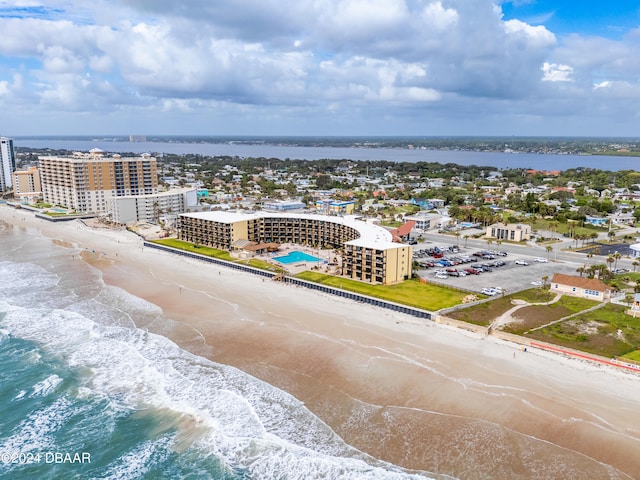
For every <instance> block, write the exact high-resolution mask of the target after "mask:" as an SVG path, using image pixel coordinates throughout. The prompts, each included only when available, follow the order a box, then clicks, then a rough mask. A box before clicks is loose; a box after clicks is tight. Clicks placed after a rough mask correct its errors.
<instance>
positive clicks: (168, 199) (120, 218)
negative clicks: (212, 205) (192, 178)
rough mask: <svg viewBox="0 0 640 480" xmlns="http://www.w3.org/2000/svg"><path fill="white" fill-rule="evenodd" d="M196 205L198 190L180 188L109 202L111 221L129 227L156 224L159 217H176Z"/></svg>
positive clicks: (130, 196)
mask: <svg viewBox="0 0 640 480" xmlns="http://www.w3.org/2000/svg"><path fill="white" fill-rule="evenodd" d="M197 204H198V190H197V189H195V188H180V189H173V190H168V191H166V192H160V193H156V194H152V195H127V196H124V197H116V198H114V199H112V201H111V220H112V221H113V222H115V223H120V224H124V225H131V224H134V223H138V222H149V223H157V222H158V220H159V218H160V217H161V216H168V215H169V216H176V215H178V214H180V213H184V212H186V211H187V209H188V208H189V207H194V206H196V205H197Z"/></svg>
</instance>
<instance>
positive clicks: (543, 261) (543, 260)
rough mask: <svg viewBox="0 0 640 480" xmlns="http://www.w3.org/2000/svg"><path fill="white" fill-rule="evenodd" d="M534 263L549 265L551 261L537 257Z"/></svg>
mask: <svg viewBox="0 0 640 480" xmlns="http://www.w3.org/2000/svg"><path fill="white" fill-rule="evenodd" d="M533 261H534V262H538V263H547V262H548V261H549V260H547V259H546V258H542V257H536V258H534V259H533Z"/></svg>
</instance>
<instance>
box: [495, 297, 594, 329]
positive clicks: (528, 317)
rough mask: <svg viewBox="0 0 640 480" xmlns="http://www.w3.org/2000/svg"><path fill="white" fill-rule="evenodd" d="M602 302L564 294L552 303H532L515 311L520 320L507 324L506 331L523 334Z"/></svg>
mask: <svg viewBox="0 0 640 480" xmlns="http://www.w3.org/2000/svg"><path fill="white" fill-rule="evenodd" d="M599 303H600V302H596V301H594V300H587V299H584V298H577V297H569V296H566V295H563V296H562V297H560V300H559V301H557V302H555V303H552V304H550V305H531V306H528V307H524V308H521V309H520V310H517V311H515V312H514V314H513V317H514V318H516V319H518V320H519V321H518V322H516V323H512V324H509V325H507V326H506V327H505V328H504V330H505V331H506V332H510V333H514V334H516V335H522V334H524V333H525V332H528V331H529V330H531V329H533V328H537V327H541V326H542V325H546V324H547V323H551V322H555V321H556V320H560V319H561V318H564V317H568V316H569V315H573V314H574V313H578V312H581V311H583V310H587V309H589V308H591V307H595V306H596V305H598V304H599Z"/></svg>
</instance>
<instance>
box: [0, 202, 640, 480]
mask: <svg viewBox="0 0 640 480" xmlns="http://www.w3.org/2000/svg"><path fill="white" fill-rule="evenodd" d="M0 218H4V219H5V220H6V221H7V222H9V223H13V224H17V225H23V226H29V227H33V228H37V229H39V230H40V231H41V232H42V233H43V234H44V235H46V236H48V237H50V238H52V239H54V240H55V241H57V242H58V244H59V245H69V246H73V248H74V249H79V250H81V251H82V252H83V258H84V259H85V261H88V262H89V263H91V264H93V265H95V266H96V267H97V268H99V269H100V270H101V271H102V272H103V278H104V280H105V282H106V283H108V284H112V285H116V286H119V287H122V288H124V289H125V290H127V291H129V292H131V293H133V294H135V295H137V296H139V297H141V298H144V299H146V300H148V301H150V302H152V303H154V304H156V305H158V306H159V307H161V308H162V310H163V312H164V313H163V315H162V316H159V317H157V318H156V319H152V320H146V322H147V323H146V324H144V325H138V326H140V327H145V328H148V329H149V330H150V331H153V332H156V333H160V334H162V335H165V336H167V337H169V338H171V339H172V340H173V341H175V342H176V343H178V344H179V345H181V346H182V347H183V348H185V349H188V350H189V351H191V352H193V353H196V354H198V355H202V356H205V357H207V358H210V359H211V360H213V361H216V362H220V363H225V364H229V365H233V366H236V367H238V368H240V369H242V370H243V371H245V372H247V373H249V374H251V375H253V376H255V377H257V378H260V379H262V380H264V381H266V382H268V383H270V384H272V385H274V386H276V387H278V388H281V389H283V390H286V391H287V392H290V393H291V394H293V395H294V396H296V397H297V398H298V399H300V400H301V401H303V402H304V403H305V405H306V406H307V407H308V408H309V409H310V410H311V411H312V412H314V413H315V414H316V415H318V416H319V417H320V418H321V419H322V420H324V421H325V422H326V423H327V424H328V425H330V426H331V428H333V430H334V431H335V432H336V433H338V434H339V435H340V436H341V437H343V438H344V439H345V440H346V441H347V442H348V443H350V444H351V445H353V446H355V447H356V448H358V449H361V450H362V451H365V452H367V453H369V454H371V455H373V456H375V457H377V458H380V459H383V460H386V461H390V462H392V463H395V464H397V465H401V466H403V467H407V468H411V469H421V470H428V471H434V472H439V473H445V474H449V475H452V476H455V477H458V478H463V479H534V478H535V479H537V478H546V479H566V478H589V479H612V478H613V479H615V478H640V455H638V452H640V416H639V415H637V410H638V399H639V398H640V376H638V375H635V374H631V373H625V372H621V371H617V370H614V369H612V368H610V367H605V366H601V365H595V364H591V363H588V362H584V361H578V360H574V359H569V358H565V357H562V356H558V355H554V354H551V353H548V352H543V351H538V350H536V349H529V351H528V352H526V353H524V352H522V351H521V350H520V347H519V346H517V345H514V344H510V343H508V342H505V341H502V340H499V339H496V338H493V337H485V336H482V335H478V334H474V333H471V332H468V331H463V330H459V329H455V328H453V327H449V326H445V325H439V324H435V323H432V322H428V321H420V320H417V319H415V318H411V317H407V316H404V315H400V314H397V313H394V312H390V311H386V310H383V309H379V308H377V307H372V306H368V305H363V304H358V303H355V302H350V301H347V300H345V299H339V298H334V297H331V296H328V295H325V294H321V293H319V292H315V291H309V290H306V289H304V288H298V287H294V286H290V285H285V284H281V283H278V282H271V281H269V280H266V281H263V280H262V279H261V278H259V277H255V276H252V275H249V274H245V273H240V272H236V271H234V270H230V269H225V268H221V267H217V266H213V265H209V264H205V263H201V262H198V261H196V260H191V259H187V258H184V257H179V256H174V255H171V254H168V253H165V252H160V251H156V250H153V249H149V248H143V247H142V242H141V240H140V239H138V238H137V237H136V236H135V235H133V234H130V233H128V232H126V231H117V232H114V231H106V230H92V229H89V228H87V227H85V226H82V225H79V224H77V223H76V222H73V223H71V224H55V225H54V224H51V223H49V222H42V221H40V220H37V219H34V218H33V216H32V215H30V214H26V215H22V214H18V213H17V212H16V211H14V210H11V209H9V208H7V207H0ZM60 242H66V243H64V244H62V243H60Z"/></svg>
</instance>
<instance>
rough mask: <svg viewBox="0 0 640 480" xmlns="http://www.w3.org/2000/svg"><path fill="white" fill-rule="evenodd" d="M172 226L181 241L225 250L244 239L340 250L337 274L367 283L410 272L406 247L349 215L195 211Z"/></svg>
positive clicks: (407, 275) (409, 251) (393, 280)
mask: <svg viewBox="0 0 640 480" xmlns="http://www.w3.org/2000/svg"><path fill="white" fill-rule="evenodd" d="M178 231H179V234H178V236H179V238H180V239H181V240H184V241H187V242H191V243H196V244H199V245H205V246H209V247H213V248H219V249H223V250H229V251H230V250H232V249H233V248H234V244H238V242H241V241H246V240H248V241H252V242H257V243H260V244H262V243H295V244H300V245H309V246H313V247H318V248H336V249H342V250H343V255H342V274H343V276H345V277H348V278H352V279H355V280H361V281H365V282H370V283H378V284H384V285H386V284H393V283H399V282H402V281H404V280H407V279H409V278H411V273H412V248H411V246H410V245H406V244H402V243H396V242H393V241H392V236H391V233H390V232H389V231H388V230H386V229H384V228H382V227H380V226H377V225H373V224H371V223H367V222H364V221H362V220H359V219H357V218H356V217H355V216H345V217H332V216H326V215H311V214H294V213H271V212H254V213H230V212H197V213H186V214H182V215H180V216H179V223H178Z"/></svg>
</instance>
